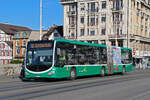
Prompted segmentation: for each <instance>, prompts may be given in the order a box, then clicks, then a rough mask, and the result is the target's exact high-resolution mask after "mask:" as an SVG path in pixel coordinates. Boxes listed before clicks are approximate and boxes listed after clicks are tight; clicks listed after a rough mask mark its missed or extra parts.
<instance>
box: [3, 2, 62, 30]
mask: <svg viewBox="0 0 150 100" xmlns="http://www.w3.org/2000/svg"><path fill="white" fill-rule="evenodd" d="M0 1H1V2H0V23H8V24H12V25H19V26H25V27H29V28H31V29H32V30H39V29H40V0H0ZM59 1H60V0H43V14H42V16H43V18H42V20H43V28H44V29H48V28H49V27H51V26H52V25H53V24H56V25H63V6H62V5H61V4H59Z"/></svg>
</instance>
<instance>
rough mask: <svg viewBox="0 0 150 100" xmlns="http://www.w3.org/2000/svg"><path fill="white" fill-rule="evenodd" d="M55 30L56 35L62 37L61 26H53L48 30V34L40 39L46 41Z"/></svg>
mask: <svg viewBox="0 0 150 100" xmlns="http://www.w3.org/2000/svg"><path fill="white" fill-rule="evenodd" d="M55 30H57V31H58V33H59V34H60V35H61V36H62V37H63V26H57V25H55V26H53V27H51V28H50V29H49V30H48V32H47V33H46V34H44V35H43V36H42V39H43V40H48V37H49V36H50V35H51V34H52V33H53V32H54V31H55Z"/></svg>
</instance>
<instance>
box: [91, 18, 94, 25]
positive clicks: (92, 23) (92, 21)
mask: <svg viewBox="0 0 150 100" xmlns="http://www.w3.org/2000/svg"><path fill="white" fill-rule="evenodd" d="M93 25H95V18H91V26H93Z"/></svg>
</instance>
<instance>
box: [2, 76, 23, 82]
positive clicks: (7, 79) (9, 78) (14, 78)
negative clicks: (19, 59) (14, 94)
mask: <svg viewBox="0 0 150 100" xmlns="http://www.w3.org/2000/svg"><path fill="white" fill-rule="evenodd" d="M19 80H20V78H19V75H15V76H4V75H1V76H0V83H1V82H10V81H11V82H12V81H19Z"/></svg>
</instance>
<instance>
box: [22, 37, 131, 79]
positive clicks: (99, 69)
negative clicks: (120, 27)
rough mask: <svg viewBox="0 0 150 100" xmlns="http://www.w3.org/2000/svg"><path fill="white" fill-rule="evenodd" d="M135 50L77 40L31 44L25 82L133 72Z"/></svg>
mask: <svg viewBox="0 0 150 100" xmlns="http://www.w3.org/2000/svg"><path fill="white" fill-rule="evenodd" d="M132 67H133V65H132V49H130V48H123V47H115V46H111V47H110V46H107V45H101V44H96V43H86V42H81V41H74V40H65V39H57V40H41V41H30V42H28V45H27V52H26V57H25V63H24V76H25V79H35V78H36V79H37V78H54V79H57V78H70V79H75V78H77V77H80V76H89V75H90V76H91V75H101V76H105V75H112V74H115V73H125V72H130V71H132V69H133V68H132Z"/></svg>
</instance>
